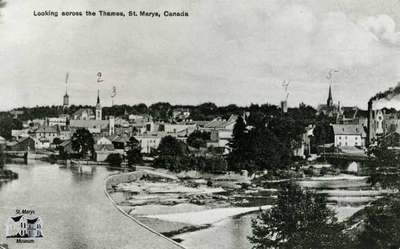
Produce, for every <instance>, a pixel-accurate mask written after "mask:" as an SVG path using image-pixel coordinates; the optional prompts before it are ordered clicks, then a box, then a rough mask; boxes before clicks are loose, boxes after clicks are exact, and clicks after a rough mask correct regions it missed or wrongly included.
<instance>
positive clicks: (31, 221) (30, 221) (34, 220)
mask: <svg viewBox="0 0 400 249" xmlns="http://www.w3.org/2000/svg"><path fill="white" fill-rule="evenodd" d="M38 219H39V217H36V218H35V219H27V220H26V221H27V222H28V223H29V224H35V223H36V221H37V220H38Z"/></svg>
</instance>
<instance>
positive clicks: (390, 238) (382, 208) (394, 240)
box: [356, 196, 400, 249]
mask: <svg viewBox="0 0 400 249" xmlns="http://www.w3.org/2000/svg"><path fill="white" fill-rule="evenodd" d="M365 213H366V218H365V219H364V222H363V223H362V229H360V230H361V232H360V233H359V234H358V236H357V246H356V248H359V249H364V248H370V249H398V248H400V199H399V197H398V196H391V197H384V198H382V199H380V200H378V201H377V202H375V203H373V205H371V206H368V207H366V208H365Z"/></svg>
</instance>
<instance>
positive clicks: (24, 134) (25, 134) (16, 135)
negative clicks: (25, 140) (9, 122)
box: [11, 128, 31, 139]
mask: <svg viewBox="0 0 400 249" xmlns="http://www.w3.org/2000/svg"><path fill="white" fill-rule="evenodd" d="M30 132H31V129H29V128H25V129H21V130H11V136H12V137H13V138H17V139H18V138H21V137H29V133H30Z"/></svg>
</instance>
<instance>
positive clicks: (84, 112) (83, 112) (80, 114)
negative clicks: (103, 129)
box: [72, 108, 96, 120]
mask: <svg viewBox="0 0 400 249" xmlns="http://www.w3.org/2000/svg"><path fill="white" fill-rule="evenodd" d="M95 118H96V116H95V115H94V111H93V110H92V109H91V108H81V109H79V110H77V111H76V112H74V113H73V114H72V120H93V119H95Z"/></svg>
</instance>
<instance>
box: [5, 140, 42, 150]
mask: <svg viewBox="0 0 400 249" xmlns="http://www.w3.org/2000/svg"><path fill="white" fill-rule="evenodd" d="M35 145H36V142H35V140H34V139H33V138H31V137H23V138H20V139H18V140H16V141H12V142H8V143H7V144H6V148H7V150H10V151H32V150H35V148H36V147H35Z"/></svg>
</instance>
